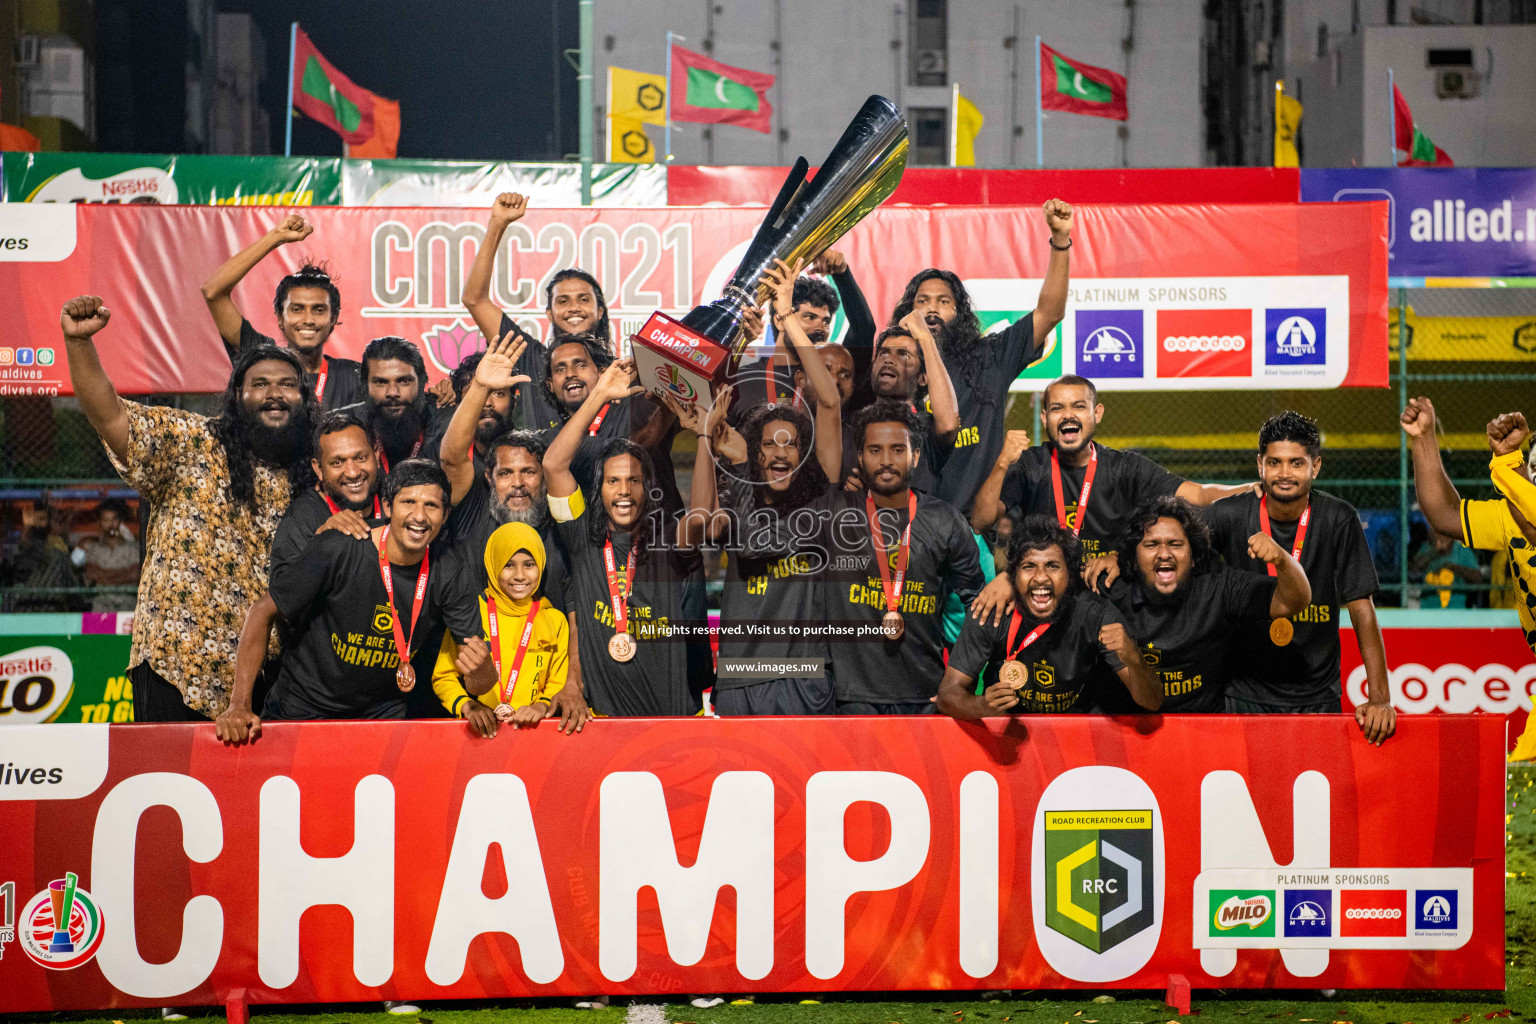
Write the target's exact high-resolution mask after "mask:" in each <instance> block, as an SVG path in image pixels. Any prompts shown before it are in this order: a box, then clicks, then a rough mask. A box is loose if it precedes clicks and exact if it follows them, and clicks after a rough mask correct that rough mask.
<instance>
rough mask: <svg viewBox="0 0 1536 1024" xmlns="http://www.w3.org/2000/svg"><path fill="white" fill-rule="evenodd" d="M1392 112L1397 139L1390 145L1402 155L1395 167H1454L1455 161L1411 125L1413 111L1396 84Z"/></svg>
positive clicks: (1393, 92) (1393, 89) (1415, 126)
mask: <svg viewBox="0 0 1536 1024" xmlns="http://www.w3.org/2000/svg"><path fill="white" fill-rule="evenodd" d="M1392 110H1393V115H1394V116H1393V126H1394V128H1395V129H1396V132H1397V138H1396V139H1394V140H1393V142H1392V145H1393V147H1394V148H1396V149H1399V150H1401V151H1402V152H1403V154H1404V155H1403V156H1402V157H1400V158H1398V160H1397V166H1399V167H1455V166H1456V161H1454V160H1452V159H1451V158H1450V156H1449V155H1448V154H1447V153H1446V152H1445V150H1443V149H1441V148H1440V147H1439V146H1437V145H1435V144H1434V143H1433V142H1431V141H1430V138H1429V136H1428V135H1425V134H1424V133H1423V132H1422V131H1420V130H1419V126H1418V125H1416V124H1414V123H1413V111H1412V110H1409V109H1408V101H1407V100H1405V99H1403V93H1402V90H1400V89H1399V88H1398V87H1397V86H1396V84H1394V85H1393V86H1392ZM1394 155H1395V154H1394Z"/></svg>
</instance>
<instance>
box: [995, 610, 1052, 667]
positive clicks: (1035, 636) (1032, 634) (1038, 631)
mask: <svg viewBox="0 0 1536 1024" xmlns="http://www.w3.org/2000/svg"><path fill="white" fill-rule="evenodd" d="M1023 622H1024V616H1022V615H1020V614H1019V612H1018V609H1014V612H1013V623H1012V624H1011V625H1010V626H1009V627H1008V646H1007V647H1004V648H1003V657H1004V659H1005V660H1007V661H1017V660H1018V657H1019V655H1020V654H1022V653H1023V652H1024V648H1026V647H1028V646H1029V645H1030V644H1032V643H1034V642H1035V641H1036V640H1039V639H1040V637H1041V636H1042V635H1044V633H1045V631H1046V630H1048V629H1050V628H1051V624H1050V623H1049V622H1042V623H1040V625H1038V626H1036V627H1035V628H1034V629H1032V630H1030V631H1029V635H1028V636H1026V637H1025V638H1024V642H1023V643H1021V644H1019V646H1018V647H1017V648H1015V647H1014V646H1013V641H1014V638H1015V637H1017V636H1018V635H1019V626H1020V625H1021V624H1023Z"/></svg>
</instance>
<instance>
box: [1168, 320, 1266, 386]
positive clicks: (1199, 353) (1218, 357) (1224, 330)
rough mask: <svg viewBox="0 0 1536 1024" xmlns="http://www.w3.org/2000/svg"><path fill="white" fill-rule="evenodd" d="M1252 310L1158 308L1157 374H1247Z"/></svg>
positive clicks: (1250, 364)
mask: <svg viewBox="0 0 1536 1024" xmlns="http://www.w3.org/2000/svg"><path fill="white" fill-rule="evenodd" d="M1252 337H1253V310H1251V309H1160V310H1158V311H1157V347H1158V353H1157V375H1158V376H1159V377H1247V376H1249V375H1250V374H1252V373H1253V355H1252V351H1253V348H1252V340H1251V339H1252Z"/></svg>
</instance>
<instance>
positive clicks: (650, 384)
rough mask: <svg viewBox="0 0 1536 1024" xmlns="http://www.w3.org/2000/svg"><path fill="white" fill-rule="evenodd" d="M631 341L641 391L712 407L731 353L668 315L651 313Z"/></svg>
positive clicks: (686, 402)
mask: <svg viewBox="0 0 1536 1024" xmlns="http://www.w3.org/2000/svg"><path fill="white" fill-rule="evenodd" d="M630 340H631V341H632V342H633V348H632V352H633V354H634V357H635V374H636V376H637V377H638V379H639V383H640V386H641V387H643V388H645V389H647V390H648V391H651V392H653V393H654V394H657V395H665V394H670V395H672V396H673V397H675V398H677V399H678V400H679V401H681V402H683V403H684V404H688V403H692V402H697V401H698V400H699V399H700V398H703V399H705V403H704V404H705V405H706V406H708V405H709V401H708V397H709V395H710V391H711V386H712V385H713V384H715V383H717V382H719V381H721V379H722V378H723V377H724V375H725V366H726V357H727V356H729V354H730V353H729V352H727V351H726V350H725V349H723V348H721V347H720V346H719V345H716V344H715V343H714V342H712V341H710V340H709V339H708V338H706V337H704V336H703V335H701V334H696V333H695V332H693V331H691V330H689V329H688V328H686V327H684V326H683V325H682V324H681V323H679V322H678V321H676V320H673V319H672V318H671V317H669V316H667V315H666V314H665V313H652V314H651V318H650V319H649V320H647V321H646V322H645V326H644V327H642V328H640V333H638V334H636V335H635V336H634V337H633V338H631V339H630Z"/></svg>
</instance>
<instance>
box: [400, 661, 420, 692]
mask: <svg viewBox="0 0 1536 1024" xmlns="http://www.w3.org/2000/svg"><path fill="white" fill-rule="evenodd" d="M395 685H396V686H398V687H400V692H401V693H410V692H411V691H412V690H413V689H415V688H416V670H415V669H413V668H411V663H410V662H408V661H402V662H401V663H400V667H399V668H398V669H396V670H395Z"/></svg>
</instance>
